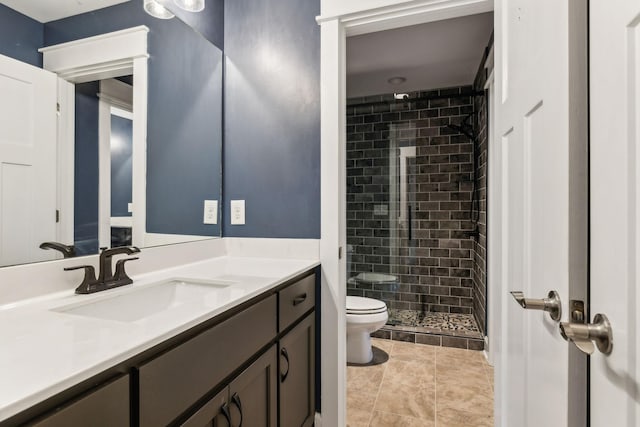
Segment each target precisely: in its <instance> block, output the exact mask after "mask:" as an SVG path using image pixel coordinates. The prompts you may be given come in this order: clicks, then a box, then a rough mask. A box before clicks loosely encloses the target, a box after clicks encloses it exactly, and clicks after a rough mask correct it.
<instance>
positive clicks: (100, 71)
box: [38, 25, 149, 83]
mask: <svg viewBox="0 0 640 427" xmlns="http://www.w3.org/2000/svg"><path fill="white" fill-rule="evenodd" d="M148 33H149V28H147V27H146V26H144V25H141V26H138V27H133V28H128V29H126V30H121V31H114V32H111V33H106V34H100V35H98V36H94V37H88V38H84V39H80V40H74V41H71V42H68V43H62V44H57V45H54V46H48V47H44V48H41V49H38V52H41V53H42V54H43V68H44V69H45V70H49V71H52V72H54V73H56V74H58V76H60V77H62V78H64V79H65V80H68V81H71V82H73V83H81V82H83V81H91V80H102V79H104V78H109V77H117V76H122V75H127V74H131V73H130V72H127V70H130V71H133V70H132V69H131V66H132V62H133V61H132V60H133V59H136V58H148V57H149V54H148V51H147V34H148ZM96 74H97V75H99V78H96ZM87 78H89V79H90V80H86V79H87Z"/></svg>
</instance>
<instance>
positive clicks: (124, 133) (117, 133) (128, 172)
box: [111, 115, 133, 216]
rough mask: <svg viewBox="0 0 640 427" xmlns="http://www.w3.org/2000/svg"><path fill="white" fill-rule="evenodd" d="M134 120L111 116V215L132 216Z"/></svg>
mask: <svg viewBox="0 0 640 427" xmlns="http://www.w3.org/2000/svg"><path fill="white" fill-rule="evenodd" d="M132 154H133V122H132V121H131V120H129V119H125V118H123V117H118V116H114V115H112V116H111V216H131V212H129V210H128V204H129V203H131V198H132V187H131V184H132V169H131V166H132V164H131V155H132Z"/></svg>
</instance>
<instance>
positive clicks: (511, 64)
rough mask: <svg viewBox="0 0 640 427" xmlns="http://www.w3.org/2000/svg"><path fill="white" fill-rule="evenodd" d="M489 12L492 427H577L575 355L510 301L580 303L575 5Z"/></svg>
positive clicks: (581, 12)
mask: <svg viewBox="0 0 640 427" xmlns="http://www.w3.org/2000/svg"><path fill="white" fill-rule="evenodd" d="M579 3H584V5H581V4H579ZM495 6H496V9H495V12H496V16H495V23H496V28H495V42H496V46H495V47H496V68H495V72H496V82H497V85H496V86H497V88H496V89H497V93H496V97H497V109H498V112H497V120H498V128H497V129H496V137H497V138H498V139H499V140H498V142H497V144H499V146H500V147H499V148H500V150H499V152H500V155H501V159H500V160H499V161H500V165H498V167H499V168H501V180H502V182H501V185H500V188H501V192H502V202H501V204H502V212H501V217H502V223H501V224H499V225H497V226H499V227H501V235H502V239H501V240H502V241H501V242H500V244H501V246H502V248H501V254H502V255H501V257H502V259H501V268H502V271H501V275H500V278H499V279H500V281H501V283H502V295H500V297H501V299H502V303H501V307H502V313H501V319H500V320H499V322H500V324H501V328H502V332H501V337H500V340H499V342H498V349H497V350H498V353H499V356H498V357H499V360H498V372H497V383H496V401H497V407H496V411H497V412H496V424H497V425H501V426H508V427H511V426H518V427H525V426H531V427H534V426H535V427H538V426H545V427H552V426H581V427H582V426H585V425H586V419H585V418H586V411H587V405H586V398H587V396H586V370H587V367H586V356H584V355H583V354H581V353H580V352H579V351H578V350H577V349H575V347H574V346H573V345H572V344H569V343H567V342H565V341H564V339H563V338H562V336H561V335H560V333H559V328H558V321H556V320H552V319H551V317H550V315H549V314H548V313H545V312H543V311H535V310H526V309H523V308H522V307H521V306H520V305H519V304H518V303H516V301H515V300H514V298H512V296H511V295H510V294H509V292H510V291H522V292H523V294H524V296H525V297H527V298H535V299H541V298H544V297H547V294H548V292H549V291H551V290H554V291H557V292H558V294H559V296H560V299H561V302H562V308H563V309H564V313H563V314H562V320H566V319H567V312H568V311H569V310H567V307H568V302H569V300H570V299H582V300H584V298H585V296H586V286H587V274H586V273H587V209H588V205H587V178H586V172H587V157H586V152H587V138H586V125H587V120H586V117H587V116H586V111H587V101H586V92H587V86H586V85H587V80H586V48H587V44H586V37H585V36H586V31H587V20H586V1H584V2H580V1H568V2H567V1H558V0H501V1H496V3H495ZM490 226H491V225H490ZM576 372H577V375H574V374H575V373H576Z"/></svg>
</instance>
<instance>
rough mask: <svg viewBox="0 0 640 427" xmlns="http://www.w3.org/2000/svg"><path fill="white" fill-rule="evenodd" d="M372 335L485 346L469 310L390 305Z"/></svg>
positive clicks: (441, 344) (451, 345)
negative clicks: (384, 321) (382, 323)
mask: <svg viewBox="0 0 640 427" xmlns="http://www.w3.org/2000/svg"><path fill="white" fill-rule="evenodd" d="M373 336H375V337H377V338H384V339H393V340H396V341H407V342H415V343H418V344H431V345H439V346H444V347H456V348H465V349H469V350H483V349H484V338H483V336H482V333H481V332H480V330H479V329H478V326H477V324H476V321H475V319H474V318H473V315H471V314H457V313H439V312H420V311H415V310H397V309H390V310H389V320H388V321H387V324H386V325H385V326H383V327H382V329H380V330H379V331H377V332H375V333H374V334H373Z"/></svg>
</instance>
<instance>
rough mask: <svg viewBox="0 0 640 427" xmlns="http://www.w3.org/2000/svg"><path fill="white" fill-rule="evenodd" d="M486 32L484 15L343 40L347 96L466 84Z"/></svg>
mask: <svg viewBox="0 0 640 427" xmlns="http://www.w3.org/2000/svg"><path fill="white" fill-rule="evenodd" d="M492 31H493V13H491V12H489V13H482V14H478V15H471V16H464V17H461V18H454V19H447V20H444V21H436V22H430V23H427V24H421V25H414V26H411V27H404V28H398V29H394V30H387V31H380V32H377V33H370V34H364V35H361V36H354V37H349V38H348V39H347V96H348V97H354V96H366V95H377V94H383V93H394V92H409V91H415V90H427V89H436V88H442V87H449V86H461V85H467V84H471V83H473V80H474V78H475V75H476V72H477V71H478V67H479V66H480V61H481V60H482V55H483V53H484V49H485V47H486V46H487V44H488V42H489V38H490V37H491V32H492ZM396 76H401V77H405V78H406V79H407V80H406V82H404V83H401V84H397V85H393V84H391V83H389V82H388V80H389V79H390V78H391V77H396Z"/></svg>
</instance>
